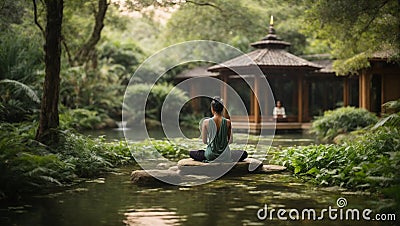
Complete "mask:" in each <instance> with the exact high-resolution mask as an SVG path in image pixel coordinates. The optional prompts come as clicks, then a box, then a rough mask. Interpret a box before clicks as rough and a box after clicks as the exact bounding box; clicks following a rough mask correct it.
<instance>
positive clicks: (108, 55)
mask: <svg viewBox="0 0 400 226" xmlns="http://www.w3.org/2000/svg"><path fill="white" fill-rule="evenodd" d="M59 2H60V3H62V4H63V11H62V30H61V36H60V37H58V38H59V40H60V45H61V47H60V48H61V59H60V62H61V63H60V90H59V95H60V98H59V103H60V104H61V114H63V112H64V113H67V112H68V111H69V110H71V109H80V108H83V109H85V110H87V111H94V112H95V113H90V114H92V115H95V117H99V118H102V119H104V118H108V117H111V118H114V119H118V118H120V116H121V101H122V96H123V93H124V89H125V86H126V84H127V82H128V81H129V79H130V77H131V75H132V73H133V72H134V71H135V69H136V68H137V67H138V66H139V65H140V63H141V62H142V61H143V60H144V59H146V57H148V56H150V55H151V54H153V53H155V52H156V51H158V50H160V49H162V48H164V47H167V46H168V45H171V44H175V43H178V42H182V41H187V40H196V39H207V40H215V41H220V42H225V43H228V44H231V45H233V46H235V47H237V48H239V49H241V50H243V51H250V50H251V47H250V46H249V44H250V43H252V42H254V41H257V40H260V39H261V38H263V37H264V36H265V35H266V34H267V30H268V26H269V18H270V16H271V15H273V16H274V18H275V23H274V26H275V29H276V31H277V34H278V35H279V36H280V37H281V38H283V39H284V40H285V41H288V42H290V43H291V44H292V45H291V46H290V47H289V51H290V52H292V53H294V54H297V55H308V54H321V53H324V54H325V53H329V54H330V56H331V59H334V60H335V63H334V69H335V70H336V71H337V73H338V74H348V73H357V71H358V70H359V69H360V68H364V67H368V66H369V65H368V61H367V58H368V57H370V56H372V55H373V54H374V53H376V52H382V51H383V52H385V53H388V55H390V56H391V58H390V60H393V61H396V60H397V59H398V58H396V56H398V55H399V43H400V38H399V34H400V31H399V29H400V28H399V27H400V26H399V25H400V22H399V20H400V19H399V18H400V17H399V9H400V6H399V5H400V4H399V1H396V0H377V1H370V0H360V1H345V0H336V1H328V0H301V1H294V0H287V1H278V0H216V1H203V0H186V1H183V0H168V1H167V0H165V1H154V0H141V1H133V0H126V1H116V0H115V1H114V0H113V1H106V0H89V1H83V0H77V1H65V2H64V1H59ZM50 3H53V1H36V0H33V1H11V0H0V29H1V33H0V80H1V81H0V85H1V86H2V88H1V89H0V94H1V105H0V111H1V113H2V114H1V120H2V121H21V120H38V114H35V113H37V112H38V110H39V103H38V102H39V101H38V99H40V98H38V97H40V96H43V88H42V84H43V82H44V81H45V75H46V73H47V72H46V71H45V51H44V50H45V49H44V48H43V46H45V44H46V43H45V42H46V40H47V39H46V38H45V36H46V34H47V32H46V23H47V22H48V21H47V19H46V18H47V16H48V13H49V10H48V9H49V4H50ZM51 30H52V29H49V31H51ZM213 54H214V53H213ZM189 66H190V65H189ZM184 67H187V66H183V67H181V68H175V69H174V70H172V71H171V72H170V73H169V77H168V78H169V79H170V78H171V77H173V76H174V75H176V74H178V73H179V72H180V71H182V70H183V69H184ZM150 70H151V69H150ZM168 78H167V79H166V81H167V82H168V81H169V80H168ZM136 80H137V82H141V81H142V82H143V78H136ZM53 85H54V84H53ZM88 114H89V113H88ZM96 120H97V119H96ZM96 120H94V121H96Z"/></svg>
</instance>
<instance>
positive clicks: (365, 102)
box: [359, 70, 371, 111]
mask: <svg viewBox="0 0 400 226" xmlns="http://www.w3.org/2000/svg"><path fill="white" fill-rule="evenodd" d="M359 82H360V91H359V93H360V97H359V100H360V107H361V108H365V109H367V110H368V111H370V110H371V101H370V100H371V96H370V95H371V75H370V74H369V73H368V72H367V71H366V70H362V72H361V75H360V80H359Z"/></svg>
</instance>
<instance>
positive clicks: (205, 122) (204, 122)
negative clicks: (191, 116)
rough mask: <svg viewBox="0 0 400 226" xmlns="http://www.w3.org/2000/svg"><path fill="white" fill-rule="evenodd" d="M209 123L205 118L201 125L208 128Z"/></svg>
mask: <svg viewBox="0 0 400 226" xmlns="http://www.w3.org/2000/svg"><path fill="white" fill-rule="evenodd" d="M209 122H210V119H209V118H207V119H204V120H203V122H202V124H203V126H208V124H209Z"/></svg>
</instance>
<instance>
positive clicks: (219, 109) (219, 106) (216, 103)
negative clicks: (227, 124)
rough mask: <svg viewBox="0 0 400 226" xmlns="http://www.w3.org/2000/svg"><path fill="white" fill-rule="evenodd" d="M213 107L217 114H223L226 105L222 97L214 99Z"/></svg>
mask: <svg viewBox="0 0 400 226" xmlns="http://www.w3.org/2000/svg"><path fill="white" fill-rule="evenodd" d="M211 107H212V109H213V110H214V111H215V112H217V113H218V114H221V113H222V111H223V110H224V104H223V103H222V99H221V98H220V97H213V98H212V101H211Z"/></svg>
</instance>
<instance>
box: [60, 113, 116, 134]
mask: <svg viewBox="0 0 400 226" xmlns="http://www.w3.org/2000/svg"><path fill="white" fill-rule="evenodd" d="M109 120H110V119H109V117H108V115H106V114H99V113H98V112H97V111H94V110H87V109H84V108H77V109H64V110H62V113H61V114H60V127H61V128H62V129H76V130H83V129H98V128H104V127H107V126H108V125H106V123H105V121H109ZM111 121H112V120H111Z"/></svg>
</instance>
